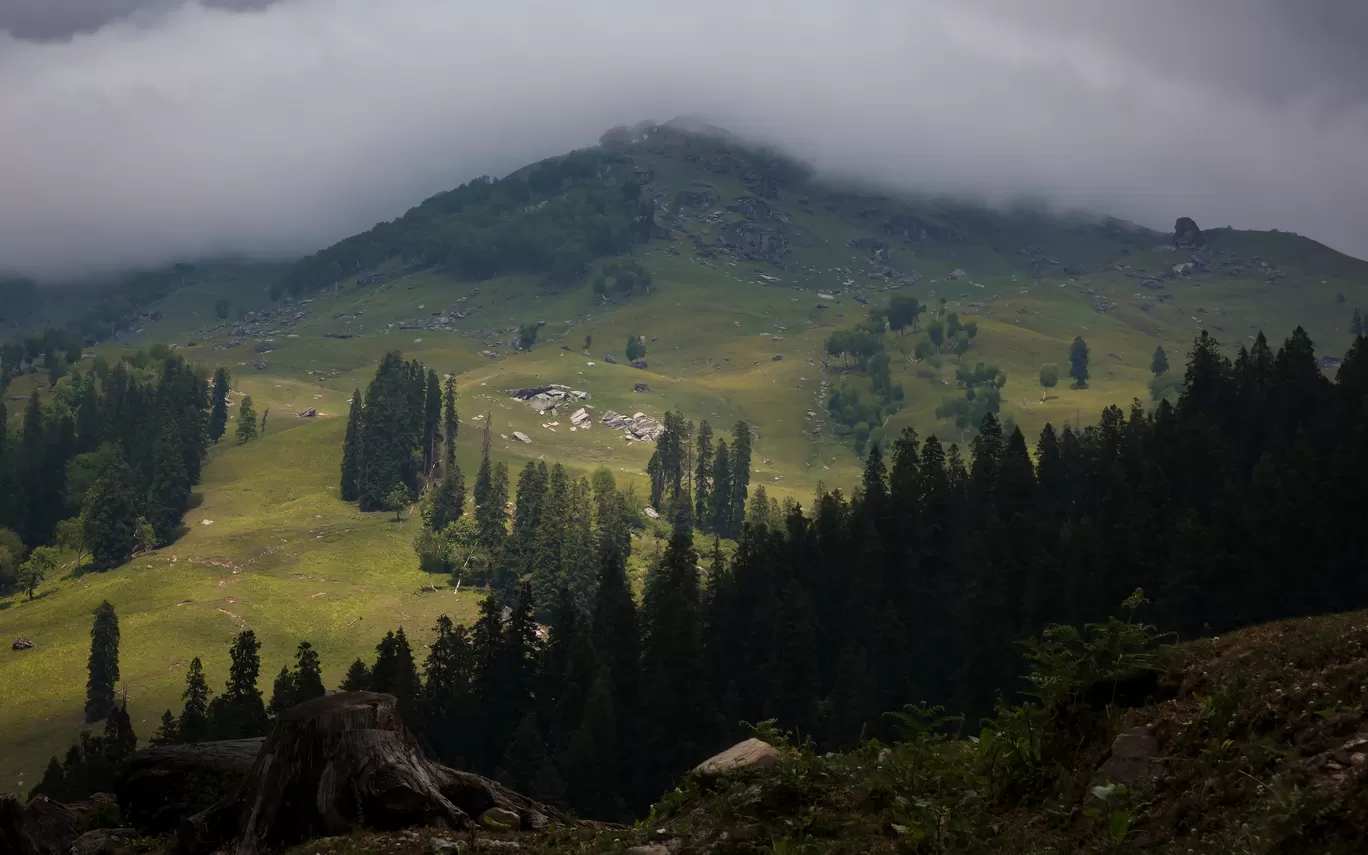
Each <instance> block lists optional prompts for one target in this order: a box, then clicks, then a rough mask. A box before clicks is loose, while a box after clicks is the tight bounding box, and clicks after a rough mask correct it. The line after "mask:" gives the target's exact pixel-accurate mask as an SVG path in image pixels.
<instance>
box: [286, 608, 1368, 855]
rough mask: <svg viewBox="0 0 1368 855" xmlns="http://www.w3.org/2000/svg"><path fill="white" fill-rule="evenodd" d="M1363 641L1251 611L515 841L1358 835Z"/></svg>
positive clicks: (1360, 635) (856, 843) (584, 846)
mask: <svg viewBox="0 0 1368 855" xmlns="http://www.w3.org/2000/svg"><path fill="white" fill-rule="evenodd" d="M1365 644H1368V614H1365V613H1363V612H1354V613H1346V614H1339V615H1328V616H1324V617H1319V618H1312V619H1305V620H1295V621H1283V622H1279V623H1274V624H1268V625H1265V626H1258V627H1252V628H1249V629H1246V630H1242V631H1239V632H1235V633H1232V634H1230V635H1228V636H1223V637H1221V638H1216V639H1209V640H1203V641H1199V642H1195V643H1190V644H1183V645H1178V646H1174V647H1170V648H1166V649H1161V650H1159V651H1158V655H1157V658H1156V667H1157V671H1156V672H1155V673H1151V674H1148V675H1144V674H1142V675H1140V676H1142V677H1143V679H1123V680H1122V681H1121V682H1120V683H1119V684H1113V683H1112V681H1110V680H1107V681H1104V682H1102V683H1100V684H1092V685H1085V686H1082V687H1080V689H1079V691H1078V692H1077V693H1076V694H1074V695H1073V696H1071V697H1068V698H1057V700H1059V703H1056V704H1052V705H1046V707H1045V708H1041V707H1034V708H1031V709H1030V710H1023V708H1016V709H1014V710H1008V711H1006V712H1005V713H1000V714H999V715H998V716H997V717H996V718H995V719H993V720H991V721H990V722H989V723H987V724H988V726H987V727H985V729H984V730H983V732H982V734H981V735H980V737H979V738H976V739H973V740H960V739H947V738H946V737H945V736H943V735H938V733H937V732H936V731H935V730H927V729H924V728H917V727H912V728H909V730H908V733H907V737H906V739H905V741H902V742H898V743H895V744H893V745H891V746H887V747H885V746H880V745H878V744H871V745H870V746H868V747H866V748H864V749H862V750H860V751H857V752H853V753H849V754H829V755H824V756H817V755H815V754H814V753H813V752H812V751H811V750H808V749H801V748H795V747H791V746H790V747H787V748H785V749H784V750H783V751H782V753H781V759H780V762H779V764H778V765H777V766H776V767H775V768H773V769H771V770H768V771H763V772H756V773H750V774H743V775H739V776H736V777H734V778H731V779H727V780H723V781H721V782H720V783H717V784H712V785H703V784H701V783H700V782H699V781H697V780H695V779H692V778H686V779H685V780H683V781H681V783H680V786H679V788H678V789H677V790H675V791H674V792H672V793H670V794H668V795H666V796H665V797H664V799H662V801H661V802H660V803H659V804H658V805H657V806H656V807H655V809H654V811H653V813H652V816H651V817H650V818H649V819H648V820H646V821H644V822H642V823H640V824H638V826H637V827H636V828H630V829H625V828H624V829H611V830H607V831H604V832H601V833H598V834H594V835H586V834H583V833H579V832H575V833H561V834H548V835H542V836H536V835H523V836H521V837H519V838H518V839H517V843H518V845H519V846H520V847H521V848H520V851H523V852H532V853H566V855H568V853H586V855H587V853H622V852H635V853H640V854H641V855H645V853H650V855H656V853H663V852H670V853H675V855H694V854H695V853H717V855H721V854H722V853H728V855H732V853H735V855H740V853H760V852H783V853H813V855H816V853H822V855H830V853H850V855H855V854H856V853H860V855H865V854H866V853H909V852H916V853H984V855H987V853H1006V852H1010V853H1018V854H1019V855H1047V853H1049V855H1054V853H1064V852H1069V853H1119V852H1142V851H1143V852H1155V853H1164V855H1188V853H1192V855H1237V853H1238V855H1272V853H1282V855H1311V853H1316V855H1348V853H1356V852H1361V851H1363V850H1362V841H1363V839H1364V837H1365V835H1368V762H1365V757H1368V718H1365V715H1364V702H1365V700H1366V698H1365V692H1366V691H1368V688H1366V686H1368V659H1365V657H1364V655H1363V650H1364V645H1365ZM1046 691H1047V692H1049V691H1050V690H1049V689H1048V688H1047V689H1046ZM1027 713H1029V715H1028V714H1027ZM914 720H915V717H914ZM933 720H934V717H923V718H921V719H920V721H921V722H922V724H926V723H927V722H930V721H933ZM1028 720H1029V726H1028ZM951 727H952V729H953V723H951ZM965 730H966V731H968V732H974V733H978V728H977V727H976V726H971V727H966V728H965ZM764 735H767V736H768V735H769V734H764ZM771 738H772V736H771ZM700 759H703V758H700ZM480 836H482V837H489V838H495V839H497V838H500V837H504V838H508V837H513V836H514V835H500V834H497V833H490V834H485V833H481V835H480ZM450 837H451V835H450V834H449V833H445V832H442V831H439V830H435V829H424V830H422V831H408V832H399V833H392V834H361V835H355V836H351V837H339V838H330V839H327V840H320V841H315V842H313V843H309V844H306V845H302V846H299V847H296V848H294V849H292V850H290V851H291V853H293V855H303V853H310V855H363V853H364V855H380V853H394V855H407V853H413V855H417V853H420V852H424V851H428V852H430V851H437V850H435V849H434V846H433V844H432V843H429V840H430V839H431V838H445V839H449V838H450ZM480 845H482V844H480V843H478V842H477V846H476V851H478V850H479V848H480ZM483 845H485V846H486V847H487V848H488V849H490V850H493V849H495V848H496V847H498V846H500V845H501V844H499V843H492V845H491V841H486V842H485V843H484V844H483ZM502 845H504V846H507V843H504V844H502ZM652 846H658V847H660V848H659V849H649V848H637V849H633V848H632V847H652Z"/></svg>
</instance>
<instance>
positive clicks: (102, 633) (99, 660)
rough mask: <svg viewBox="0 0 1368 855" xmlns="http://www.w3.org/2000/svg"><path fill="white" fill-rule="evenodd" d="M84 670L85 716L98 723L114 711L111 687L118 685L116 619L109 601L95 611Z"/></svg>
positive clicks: (117, 620)
mask: <svg viewBox="0 0 1368 855" xmlns="http://www.w3.org/2000/svg"><path fill="white" fill-rule="evenodd" d="M87 668H88V670H89V672H90V676H89V678H88V679H87V680H86V703H85V717H86V721H99V720H100V719H102V718H106V717H107V716H108V715H109V714H110V713H111V712H112V711H113V710H114V685H115V684H116V683H118V682H119V616H118V615H116V614H114V607H113V606H112V605H110V604H109V600H105V601H104V602H102V603H100V605H99V606H97V607H96V609H95V623H94V625H93V626H91V628H90V661H89V662H88V663H87Z"/></svg>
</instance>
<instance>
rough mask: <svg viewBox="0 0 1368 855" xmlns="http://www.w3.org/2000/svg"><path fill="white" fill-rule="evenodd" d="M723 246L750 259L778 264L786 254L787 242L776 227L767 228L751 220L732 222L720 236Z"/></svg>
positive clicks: (787, 249)
mask: <svg viewBox="0 0 1368 855" xmlns="http://www.w3.org/2000/svg"><path fill="white" fill-rule="evenodd" d="M720 240H721V243H722V245H723V246H724V247H726V248H727V249H729V250H731V251H732V252H734V253H735V254H736V255H738V256H740V257H742V258H745V259H749V260H751V261H768V262H769V263H771V264H779V263H781V262H782V261H783V259H784V256H785V255H787V254H788V251H789V242H788V238H786V237H784V236H783V235H782V234H781V233H780V232H779V231H778V230H777V229H767V228H765V227H763V226H760V225H757V224H755V223H751V222H745V223H732V224H731V225H729V226H727V227H726V228H725V229H723V230H722V234H721V236H720Z"/></svg>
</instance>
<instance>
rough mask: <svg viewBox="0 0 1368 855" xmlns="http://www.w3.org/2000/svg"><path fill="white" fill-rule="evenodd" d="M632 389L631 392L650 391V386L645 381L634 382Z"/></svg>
mask: <svg viewBox="0 0 1368 855" xmlns="http://www.w3.org/2000/svg"><path fill="white" fill-rule="evenodd" d="M632 391H633V392H649V391H651V387H650V386H649V385H647V384H646V383H635V384H633V385H632Z"/></svg>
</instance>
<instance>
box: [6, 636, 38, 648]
mask: <svg viewBox="0 0 1368 855" xmlns="http://www.w3.org/2000/svg"><path fill="white" fill-rule="evenodd" d="M33 646H34V645H33V642H32V641H31V640H30V639H27V638H16V639H14V643H13V644H11V645H10V649H11V650H32V649H33Z"/></svg>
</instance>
